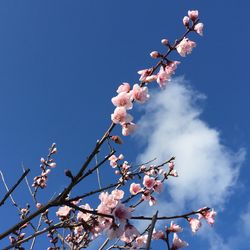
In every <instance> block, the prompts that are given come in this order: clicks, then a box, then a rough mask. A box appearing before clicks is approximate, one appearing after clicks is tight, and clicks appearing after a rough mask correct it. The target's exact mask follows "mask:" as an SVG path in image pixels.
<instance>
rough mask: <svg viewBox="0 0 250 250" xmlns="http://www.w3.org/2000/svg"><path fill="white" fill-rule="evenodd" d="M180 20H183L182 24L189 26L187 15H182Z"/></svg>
mask: <svg viewBox="0 0 250 250" xmlns="http://www.w3.org/2000/svg"><path fill="white" fill-rule="evenodd" d="M182 21H183V24H184V26H187V27H188V26H189V17H188V16H184V17H183V20H182Z"/></svg>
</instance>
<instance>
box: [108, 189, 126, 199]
mask: <svg viewBox="0 0 250 250" xmlns="http://www.w3.org/2000/svg"><path fill="white" fill-rule="evenodd" d="M111 195H113V197H114V199H115V200H121V199H122V198H123V196H124V191H123V190H120V189H115V190H113V191H112V192H111Z"/></svg>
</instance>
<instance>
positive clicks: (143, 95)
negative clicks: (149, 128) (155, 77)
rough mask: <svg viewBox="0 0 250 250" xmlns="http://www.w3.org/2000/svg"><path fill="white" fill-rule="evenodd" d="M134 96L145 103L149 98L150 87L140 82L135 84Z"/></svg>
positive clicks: (136, 99)
mask: <svg viewBox="0 0 250 250" xmlns="http://www.w3.org/2000/svg"><path fill="white" fill-rule="evenodd" d="M132 97H133V99H134V100H135V101H137V102H140V103H144V102H145V101H147V100H148V98H149V94H148V88H147V87H140V86H139V85H138V84H134V86H133V90H132Z"/></svg>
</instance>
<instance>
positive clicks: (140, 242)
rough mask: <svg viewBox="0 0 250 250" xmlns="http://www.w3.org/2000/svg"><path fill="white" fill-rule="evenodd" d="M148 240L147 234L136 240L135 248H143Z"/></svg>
mask: <svg viewBox="0 0 250 250" xmlns="http://www.w3.org/2000/svg"><path fill="white" fill-rule="evenodd" d="M147 240H148V235H147V234H145V235H141V236H139V237H137V238H136V240H135V245H134V246H135V247H138V248H140V247H143V246H144V245H146V243H147Z"/></svg>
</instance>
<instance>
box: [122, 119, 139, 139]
mask: <svg viewBox="0 0 250 250" xmlns="http://www.w3.org/2000/svg"><path fill="white" fill-rule="evenodd" d="M135 129H136V125H135V124H134V123H133V122H125V123H123V124H122V134H123V135H124V136H128V135H130V134H131V133H133V132H134V131H135Z"/></svg>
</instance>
